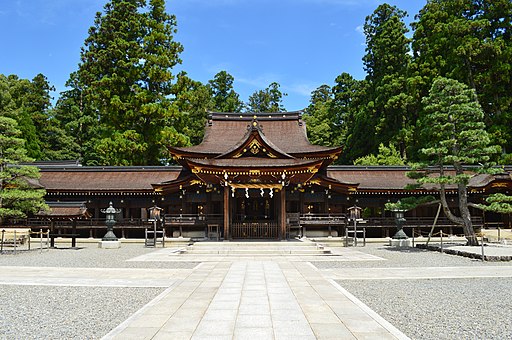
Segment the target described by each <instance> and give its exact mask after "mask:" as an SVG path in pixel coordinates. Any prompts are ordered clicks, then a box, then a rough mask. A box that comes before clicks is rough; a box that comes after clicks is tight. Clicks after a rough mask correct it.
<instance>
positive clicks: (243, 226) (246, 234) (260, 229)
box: [231, 221, 279, 239]
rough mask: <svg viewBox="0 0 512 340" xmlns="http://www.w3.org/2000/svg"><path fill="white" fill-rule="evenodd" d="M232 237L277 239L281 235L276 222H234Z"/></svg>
mask: <svg viewBox="0 0 512 340" xmlns="http://www.w3.org/2000/svg"><path fill="white" fill-rule="evenodd" d="M231 237H232V238H243V239H277V238H278V237H279V229H278V224H277V223H276V222H269V221H265V222H234V223H233V224H232V225H231Z"/></svg>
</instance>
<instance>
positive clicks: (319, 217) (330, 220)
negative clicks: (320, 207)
mask: <svg viewBox="0 0 512 340" xmlns="http://www.w3.org/2000/svg"><path fill="white" fill-rule="evenodd" d="M346 221H347V217H346V215H345V214H302V215H300V225H318V226H322V225H345V224H346Z"/></svg>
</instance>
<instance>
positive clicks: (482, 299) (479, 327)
mask: <svg viewBox="0 0 512 340" xmlns="http://www.w3.org/2000/svg"><path fill="white" fill-rule="evenodd" d="M337 282H338V283H339V284H340V285H341V286H342V287H343V288H345V289H347V290H348V291H349V292H351V293H352V294H354V295H355V296H356V297H357V298H358V299H360V300H361V301H363V302H364V303H365V304H367V305H368V306H369V307H370V308H372V309H373V310H374V311H375V312H377V313H378V314H380V315H381V316H382V317H383V318H384V319H386V320H387V321H389V322H391V324H393V325H394V326H395V327H397V328H398V329H400V330H401V331H402V332H404V333H405V334H406V335H407V336H409V337H410V338H412V339H500V340H501V339H510V338H512V322H510V317H511V315H510V314H511V311H512V299H510V287H512V279H511V278H489V279H487V278H485V279H480V278H479V279H476V278H475V279H431V280H372V281H352V280H350V281H349V280H346V281H345V280H343V281H337Z"/></svg>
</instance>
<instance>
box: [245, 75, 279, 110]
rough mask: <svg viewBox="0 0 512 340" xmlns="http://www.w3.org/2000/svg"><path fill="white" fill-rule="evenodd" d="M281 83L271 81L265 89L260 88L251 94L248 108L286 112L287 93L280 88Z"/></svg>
mask: <svg viewBox="0 0 512 340" xmlns="http://www.w3.org/2000/svg"><path fill="white" fill-rule="evenodd" d="M279 87H280V85H279V84H278V83H276V82H273V83H271V84H270V85H269V86H268V87H267V88H266V89H265V90H259V91H256V92H254V93H253V94H252V95H250V96H249V102H248V103H247V110H248V111H249V112H284V111H286V109H285V108H284V106H283V97H285V96H287V94H286V93H283V92H281V90H279Z"/></svg>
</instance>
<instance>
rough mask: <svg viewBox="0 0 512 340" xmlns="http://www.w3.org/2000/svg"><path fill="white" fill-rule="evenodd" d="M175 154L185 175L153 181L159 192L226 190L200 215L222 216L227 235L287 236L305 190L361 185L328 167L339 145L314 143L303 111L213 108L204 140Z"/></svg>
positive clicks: (348, 188)
mask: <svg viewBox="0 0 512 340" xmlns="http://www.w3.org/2000/svg"><path fill="white" fill-rule="evenodd" d="M170 152H171V154H172V156H173V158H174V159H175V160H176V161H177V162H179V164H181V166H182V170H181V173H180V175H179V176H178V178H176V179H174V180H171V181H168V182H163V183H159V184H154V185H153V187H154V188H155V191H156V192H158V193H160V194H162V195H164V196H166V195H172V194H174V193H179V192H182V193H185V192H186V191H187V190H192V191H193V192H194V191H195V192H198V188H199V187H204V188H205V191H206V192H217V193H219V194H221V195H222V199H221V200H220V202H219V203H221V205H222V206H220V207H219V206H217V207H216V206H215V201H214V200H203V202H202V203H205V204H204V205H201V206H200V207H201V208H200V210H198V211H197V213H202V214H209V213H210V212H213V213H221V214H222V221H221V223H220V224H221V226H222V235H223V238H225V239H226V238H278V239H284V238H287V237H289V233H290V228H291V226H290V222H289V221H290V218H291V216H293V215H294V214H300V212H301V211H302V209H301V206H302V205H303V202H304V200H302V201H301V197H303V195H301V193H303V192H304V191H305V189H304V188H306V187H310V186H311V185H313V184H314V185H315V186H319V187H321V188H322V189H321V190H322V191H325V193H329V192H330V191H333V192H338V193H340V194H345V195H346V194H348V193H349V192H350V191H351V190H355V189H356V186H357V184H356V183H345V182H341V181H338V180H336V179H334V178H331V177H329V176H328V174H327V166H328V165H329V164H330V163H332V161H334V160H335V159H337V158H338V155H339V154H340V152H341V148H339V147H323V146H318V145H312V144H310V143H309V141H308V139H307V136H306V127H305V124H304V123H303V121H302V119H301V117H300V114H299V113H297V112H291V113H279V114H258V115H253V116H251V115H240V114H229V113H215V114H212V115H211V117H210V119H209V121H208V124H207V126H206V130H205V136H204V139H203V142H202V143H201V144H199V145H197V146H192V147H187V148H174V147H171V148H170ZM324 203H325V202H324ZM310 209H311V208H310ZM287 221H288V223H287ZM213 224H215V223H211V224H210V225H213Z"/></svg>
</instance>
